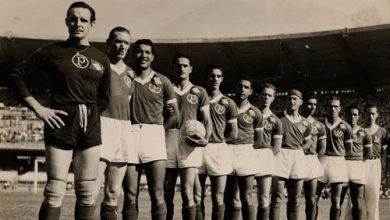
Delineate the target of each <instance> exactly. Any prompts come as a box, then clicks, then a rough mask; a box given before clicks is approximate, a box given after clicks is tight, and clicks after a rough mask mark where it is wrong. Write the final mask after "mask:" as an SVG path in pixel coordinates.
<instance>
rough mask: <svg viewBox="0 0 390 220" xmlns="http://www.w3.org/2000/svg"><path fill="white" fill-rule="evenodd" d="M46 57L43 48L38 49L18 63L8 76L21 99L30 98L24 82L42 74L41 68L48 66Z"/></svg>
mask: <svg viewBox="0 0 390 220" xmlns="http://www.w3.org/2000/svg"><path fill="white" fill-rule="evenodd" d="M46 61H47V56H46V54H45V53H44V51H43V48H39V49H38V50H36V51H35V52H34V53H33V54H31V55H30V56H29V57H28V58H27V59H26V60H23V61H22V62H20V63H19V64H18V65H17V66H16V67H15V68H14V69H13V70H12V71H11V73H10V74H9V78H10V81H11V84H12V86H13V87H14V89H15V90H16V92H18V93H19V95H20V96H21V97H22V98H26V97H28V96H31V93H30V91H29V90H28V88H27V84H26V80H27V79H28V78H29V77H30V76H31V75H32V74H34V75H37V76H38V75H39V74H38V73H41V72H43V68H44V67H46V66H48V64H47V63H45V62H46Z"/></svg>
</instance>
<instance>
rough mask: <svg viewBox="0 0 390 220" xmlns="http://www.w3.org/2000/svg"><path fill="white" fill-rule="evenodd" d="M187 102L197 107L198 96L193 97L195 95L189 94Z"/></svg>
mask: <svg viewBox="0 0 390 220" xmlns="http://www.w3.org/2000/svg"><path fill="white" fill-rule="evenodd" d="M186 99H187V101H188V102H189V103H191V104H193V105H195V104H196V103H198V100H199V98H198V96H196V95H193V94H188V95H187V97H186Z"/></svg>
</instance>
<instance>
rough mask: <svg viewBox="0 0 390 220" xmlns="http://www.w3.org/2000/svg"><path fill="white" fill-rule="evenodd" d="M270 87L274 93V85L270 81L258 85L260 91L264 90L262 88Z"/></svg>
mask: <svg viewBox="0 0 390 220" xmlns="http://www.w3.org/2000/svg"><path fill="white" fill-rule="evenodd" d="M267 88H268V89H272V90H274V93H276V87H275V86H274V85H273V84H272V83H263V84H261V85H260V93H261V92H262V91H263V90H264V89H267Z"/></svg>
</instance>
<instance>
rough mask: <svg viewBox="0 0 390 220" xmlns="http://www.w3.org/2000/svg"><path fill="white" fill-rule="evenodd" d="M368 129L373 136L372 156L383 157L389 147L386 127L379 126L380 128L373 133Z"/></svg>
mask: <svg viewBox="0 0 390 220" xmlns="http://www.w3.org/2000/svg"><path fill="white" fill-rule="evenodd" d="M366 131H367V132H368V134H370V135H371V138H372V156H374V157H378V158H380V157H382V153H383V151H384V150H385V149H386V148H387V143H386V138H387V136H386V129H384V128H383V127H381V126H378V128H377V129H376V130H375V131H373V132H371V133H370V132H369V131H368V130H367V129H366Z"/></svg>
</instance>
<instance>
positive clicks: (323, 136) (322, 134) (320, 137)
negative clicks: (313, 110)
mask: <svg viewBox="0 0 390 220" xmlns="http://www.w3.org/2000/svg"><path fill="white" fill-rule="evenodd" d="M318 124H319V126H320V128H319V129H318V140H323V139H326V128H325V125H324V124H322V123H320V122H318ZM312 126H314V125H312Z"/></svg>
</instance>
